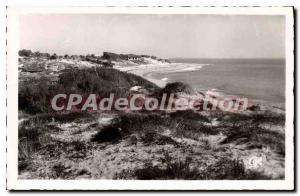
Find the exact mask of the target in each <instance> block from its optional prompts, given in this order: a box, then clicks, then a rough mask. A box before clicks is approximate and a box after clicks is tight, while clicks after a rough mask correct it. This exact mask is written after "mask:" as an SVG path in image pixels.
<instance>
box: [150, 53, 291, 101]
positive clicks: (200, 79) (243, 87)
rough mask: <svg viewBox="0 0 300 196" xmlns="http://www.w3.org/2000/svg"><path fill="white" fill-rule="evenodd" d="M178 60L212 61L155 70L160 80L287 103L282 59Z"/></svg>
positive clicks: (202, 89) (179, 60)
mask: <svg viewBox="0 0 300 196" xmlns="http://www.w3.org/2000/svg"><path fill="white" fill-rule="evenodd" d="M173 61H174V62H176V63H186V64H187V65H188V64H190V63H193V64H195V63H196V64H209V65H206V66H203V67H202V68H201V69H199V70H195V71H186V72H172V73H168V72H166V73H158V72H156V73H154V74H152V77H154V78H156V79H164V80H166V78H168V81H169V82H174V81H182V82H186V83H188V84H190V85H191V86H192V87H193V88H195V89H197V90H201V91H206V90H211V89H214V90H215V91H219V92H222V93H224V94H228V95H237V96H242V97H247V98H249V99H252V100H263V101H267V102H272V103H284V102H285V61H284V60H282V59H223V60H221V59H218V60H214V59H174V60H173Z"/></svg>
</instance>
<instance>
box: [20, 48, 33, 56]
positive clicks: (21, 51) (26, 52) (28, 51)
mask: <svg viewBox="0 0 300 196" xmlns="http://www.w3.org/2000/svg"><path fill="white" fill-rule="evenodd" d="M30 55H32V52H31V50H26V49H23V50H20V51H19V56H26V57H29V56H30Z"/></svg>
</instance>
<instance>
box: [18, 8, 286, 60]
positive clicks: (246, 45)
mask: <svg viewBox="0 0 300 196" xmlns="http://www.w3.org/2000/svg"><path fill="white" fill-rule="evenodd" d="M20 34H21V35H20V49H31V50H32V51H40V52H48V53H56V54H59V55H64V54H83V55H85V54H96V55H102V53H103V51H109V52H115V53H123V54H128V53H132V54H148V55H154V56H158V57H161V58H178V57H179V58H284V57H285V17H284V16H257V15H256V16H254V15H248V16H246V15H189V14H188V15H182V14H181V15H179V14H177V15H148V14H147V15H146V14H35V15H23V16H22V17H21V19H20Z"/></svg>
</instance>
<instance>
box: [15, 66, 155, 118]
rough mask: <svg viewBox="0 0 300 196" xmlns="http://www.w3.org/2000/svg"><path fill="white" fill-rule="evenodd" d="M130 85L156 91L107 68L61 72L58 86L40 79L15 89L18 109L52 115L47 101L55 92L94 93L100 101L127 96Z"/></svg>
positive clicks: (148, 85)
mask: <svg viewBox="0 0 300 196" xmlns="http://www.w3.org/2000/svg"><path fill="white" fill-rule="evenodd" d="M132 86H145V87H146V88H155V89H158V87H157V86H156V85H154V84H153V83H151V82H149V81H147V80H145V79H143V78H141V77H139V76H136V75H134V74H128V73H124V72H121V71H118V70H115V69H111V68H101V67H98V68H87V69H82V70H74V69H71V70H65V71H64V72H63V73H62V74H61V75H60V76H59V80H58V83H55V84H50V82H49V79H47V78H40V79H35V80H32V81H30V82H27V83H26V84H24V85H20V87H19V109H20V110H24V111H26V112H28V113H31V114H36V113H43V112H52V111H53V110H52V108H51V99H52V98H53V96H55V95H56V94H59V93H65V94H71V93H76V94H81V95H82V96H85V95H88V94H91V93H93V94H96V95H98V96H99V97H101V98H104V97H109V95H110V93H114V94H115V97H128V96H129V95H130V88H131V87H132Z"/></svg>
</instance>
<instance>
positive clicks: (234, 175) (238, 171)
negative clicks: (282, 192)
mask: <svg viewBox="0 0 300 196" xmlns="http://www.w3.org/2000/svg"><path fill="white" fill-rule="evenodd" d="M191 163H192V158H190V157H186V158H185V159H184V160H178V159H175V161H174V158H172V157H171V156H169V155H168V154H167V153H166V154H165V156H164V158H163V159H162V165H165V167H163V166H158V165H155V166H154V165H152V164H151V163H147V164H145V166H144V167H143V168H141V169H136V170H134V171H123V172H121V173H120V174H117V175H116V178H121V179H131V178H134V179H138V180H267V179H270V177H269V176H266V175H264V174H263V173H259V172H256V171H251V170H246V169H245V166H244V163H243V161H241V160H237V159H229V158H225V157H222V158H220V159H219V160H218V161H217V162H215V163H213V164H211V165H209V166H206V167H204V168H205V169H202V170H199V169H198V168H196V167H192V166H191Z"/></svg>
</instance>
